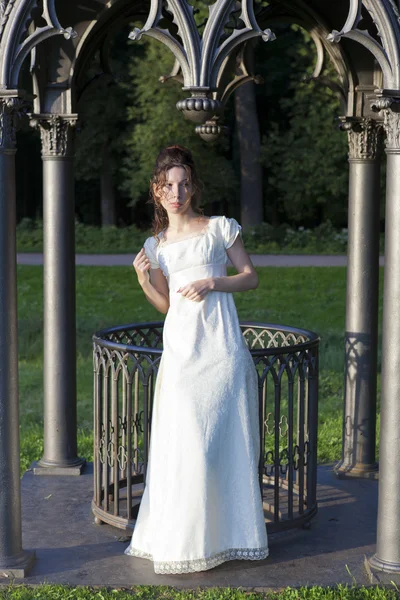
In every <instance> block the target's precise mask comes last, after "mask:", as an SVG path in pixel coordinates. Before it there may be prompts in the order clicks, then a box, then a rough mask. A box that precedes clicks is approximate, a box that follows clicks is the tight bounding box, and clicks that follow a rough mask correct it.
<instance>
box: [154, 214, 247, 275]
mask: <svg viewBox="0 0 400 600" xmlns="http://www.w3.org/2000/svg"><path fill="white" fill-rule="evenodd" d="M241 229H242V228H241V226H240V225H239V223H238V222H237V221H236V220H235V219H233V218H227V217H225V216H213V217H210V218H209V221H208V223H207V225H206V227H205V228H204V229H203V230H202V231H201V232H199V233H196V234H192V235H190V236H188V237H186V238H183V239H181V240H176V241H173V242H164V239H163V235H162V233H161V234H160V236H159V240H160V241H158V240H157V239H156V238H155V237H154V236H152V237H149V238H147V239H146V241H145V243H144V249H145V252H146V254H147V256H148V258H149V260H150V263H151V267H152V268H153V269H157V268H160V269H161V270H162V272H163V273H164V275H165V276H166V277H167V279H169V278H170V276H171V275H174V274H176V273H178V272H180V271H183V270H186V269H195V268H196V267H201V266H209V265H226V263H227V262H228V256H227V253H226V250H227V249H228V248H230V247H231V246H232V244H233V242H234V241H235V239H236V237H237V235H238V234H240V233H241Z"/></svg>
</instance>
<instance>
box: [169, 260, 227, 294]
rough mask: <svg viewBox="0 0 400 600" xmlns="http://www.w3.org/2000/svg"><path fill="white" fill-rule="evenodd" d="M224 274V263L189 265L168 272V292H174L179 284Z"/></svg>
mask: <svg viewBox="0 0 400 600" xmlns="http://www.w3.org/2000/svg"><path fill="white" fill-rule="evenodd" d="M224 275H226V264H221V263H210V264H208V265H199V266H197V267H189V268H187V269H182V270H181V271H177V272H176V273H171V274H170V276H169V277H168V281H169V290H170V293H171V292H176V291H177V290H178V289H179V288H180V287H181V286H183V285H186V284H187V283H191V282H192V281H197V280H198V279H205V278H206V277H223V276H224Z"/></svg>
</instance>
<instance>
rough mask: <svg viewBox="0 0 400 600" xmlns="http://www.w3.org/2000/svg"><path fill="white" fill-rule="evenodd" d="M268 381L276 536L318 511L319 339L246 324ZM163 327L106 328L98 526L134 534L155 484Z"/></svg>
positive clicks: (269, 493)
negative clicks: (152, 465)
mask: <svg viewBox="0 0 400 600" xmlns="http://www.w3.org/2000/svg"><path fill="white" fill-rule="evenodd" d="M240 326H241V329H242V333H243V335H244V338H245V340H246V343H247V345H248V347H249V349H250V352H251V354H252V357H253V360H254V363H255V365H256V369H257V372H258V376H259V416H260V441H261V452H260V462H259V482H260V490H261V494H262V497H263V506H264V514H265V522H266V526H267V530H268V532H269V533H273V532H276V531H280V530H283V529H289V528H292V527H298V526H302V525H303V526H304V525H305V526H307V525H308V524H309V522H310V519H311V518H312V517H313V516H314V515H315V514H316V512H317V499H316V486H317V478H316V474H317V418H318V345H319V338H318V336H317V335H316V334H315V333H312V332H310V331H306V330H304V329H295V328H293V327H285V326H280V325H271V324H264V323H252V322H247V321H245V322H241V323H240ZM162 333H163V323H162V322H157V323H139V324H134V325H125V326H120V327H114V328H111V329H104V330H102V331H99V332H98V333H96V334H95V335H94V336H93V343H94V350H93V356H94V498H93V502H92V510H93V513H94V515H95V521H96V523H101V522H105V523H109V524H111V525H114V526H116V527H119V528H121V529H124V530H130V529H132V528H133V527H134V523H135V517H136V516H137V512H138V507H139V504H140V498H141V495H142V493H143V489H144V485H145V481H146V467H147V460H148V452H149V441H150V435H151V418H152V402H153V392H154V385H155V381H156V376H157V371H158V365H159V362H160V359H161V355H162Z"/></svg>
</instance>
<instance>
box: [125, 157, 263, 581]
mask: <svg viewBox="0 0 400 600" xmlns="http://www.w3.org/2000/svg"><path fill="white" fill-rule="evenodd" d="M150 194H151V198H152V201H153V202H154V228H153V232H154V236H152V237H150V238H147V240H146V241H145V244H144V248H142V249H141V251H140V252H139V253H138V255H137V256H136V258H135V260H134V262H133V266H134V268H135V270H136V273H137V276H138V280H139V283H140V285H141V287H142V289H143V291H144V293H145V295H146V298H147V299H148V301H149V302H150V303H151V304H152V305H153V306H155V307H156V308H157V309H158V310H159V311H160V312H162V313H166V318H165V324H164V330H163V354H162V357H161V361H160V365H159V370H158V374H157V381H156V385H155V395H154V405H153V415H152V423H151V438H150V448H149V459H148V467H147V475H146V486H145V489H144V493H143V497H142V501H141V504H140V509H139V513H138V517H137V520H136V524H135V529H134V532H133V535H132V540H131V543H130V545H129V547H128V548H127V549H126V550H125V554H129V555H131V556H137V557H141V558H147V559H150V560H152V561H153V562H154V571H155V572H156V573H190V572H194V571H204V570H207V569H211V568H213V567H215V566H217V565H219V564H221V563H223V562H225V561H228V560H234V559H251V560H260V559H264V558H266V557H267V556H268V543H267V533H266V529H265V522H264V514H263V508H262V499H261V495H260V488H259V483H258V460H259V454H260V441H259V420H258V419H259V417H258V387H257V372H256V368H255V366H254V363H253V359H252V357H251V354H250V352H249V350H248V348H247V345H246V342H245V340H244V338H243V335H242V332H241V329H240V326H239V320H238V316H237V312H236V307H235V303H234V300H233V296H232V292H239V291H244V290H249V289H254V288H256V287H257V285H258V278H257V273H256V271H255V270H254V267H253V265H252V263H251V260H250V257H249V255H248V254H247V252H246V251H245V249H244V246H243V242H242V239H241V226H240V225H239V224H238V223H237V221H235V219H229V218H226V217H223V216H222V217H219V216H214V217H210V218H206V217H204V216H203V215H202V214H201V212H200V210H199V208H198V204H199V184H198V179H197V175H196V170H195V166H194V163H193V159H192V156H191V153H190V152H189V150H187V149H186V148H183V147H182V146H170V147H168V148H165V149H164V150H162V151H161V152H160V154H159V156H158V158H157V161H156V166H155V169H154V173H153V178H152V181H151V187H150ZM228 257H229V258H230V260H231V262H232V264H233V265H234V267H235V269H236V271H237V274H236V275H230V276H227V275H226V263H227V259H228Z"/></svg>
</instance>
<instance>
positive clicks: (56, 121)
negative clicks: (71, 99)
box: [30, 115, 78, 158]
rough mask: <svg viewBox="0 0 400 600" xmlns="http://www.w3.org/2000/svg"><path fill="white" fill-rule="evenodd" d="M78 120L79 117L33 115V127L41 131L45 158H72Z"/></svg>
mask: <svg viewBox="0 0 400 600" xmlns="http://www.w3.org/2000/svg"><path fill="white" fill-rule="evenodd" d="M77 120H78V118H77V115H31V122H30V124H31V126H32V127H35V128H39V129H40V135H41V138H42V157H43V158H46V157H60V158H62V157H67V156H72V153H73V144H72V136H73V131H74V129H75V126H76V123H77Z"/></svg>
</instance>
